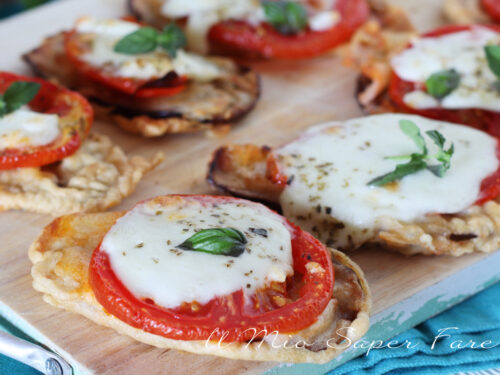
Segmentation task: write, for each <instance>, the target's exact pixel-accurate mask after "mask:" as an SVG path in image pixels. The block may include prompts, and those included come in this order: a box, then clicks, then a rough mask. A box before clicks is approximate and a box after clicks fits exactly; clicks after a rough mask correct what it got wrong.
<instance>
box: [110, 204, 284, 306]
mask: <svg viewBox="0 0 500 375" xmlns="http://www.w3.org/2000/svg"><path fill="white" fill-rule="evenodd" d="M242 202H243V201H237V202H235V201H229V202H228V201H222V200H217V201H216V202H214V203H210V204H206V205H202V204H200V203H199V202H197V201H195V200H193V199H189V198H188V199H183V200H181V199H179V200H178V202H177V204H173V205H171V206H168V207H161V206H159V205H158V204H156V203H152V202H146V203H143V204H140V205H138V206H136V207H135V208H134V209H132V210H131V211H130V212H129V213H127V214H126V215H125V216H123V217H122V218H120V219H119V220H118V221H117V222H116V224H115V225H114V226H113V227H112V228H111V230H110V231H109V232H108V234H106V236H105V237H104V239H103V242H102V249H103V250H104V251H106V252H107V253H108V255H109V257H110V262H111V266H112V268H113V270H114V272H115V273H116V275H117V276H118V278H119V279H120V280H121V281H122V283H123V284H124V285H125V286H126V287H127V289H129V290H130V291H131V292H132V293H133V294H134V295H135V296H136V297H138V298H141V299H145V298H150V299H152V300H154V301H155V303H156V304H158V305H161V306H163V307H167V308H174V307H177V306H179V305H181V304H182V303H183V302H192V301H197V302H198V303H201V304H204V303H207V302H209V301H210V300H211V299H213V298H214V297H216V296H223V295H227V294H231V293H233V292H235V291H238V290H241V289H243V290H244V292H245V293H246V295H249V294H250V293H252V292H253V291H254V290H256V289H258V288H261V287H264V286H266V285H268V284H269V283H270V282H272V281H278V282H282V281H285V279H286V277H287V275H290V274H293V267H292V253H291V235H290V229H289V227H288V226H287V224H286V222H285V221H284V219H283V218H282V217H281V216H279V215H277V214H275V213H274V212H272V211H270V210H269V209H267V208H266V207H264V206H262V205H260V204H257V203H250V202H244V203H242ZM217 227H219V228H220V227H223V228H227V227H231V228H235V229H238V230H240V231H241V232H242V233H244V234H245V236H246V237H247V240H248V243H247V245H246V251H245V252H244V253H243V254H241V255H240V256H239V257H230V256H221V255H213V254H207V253H203V252H196V251H184V250H180V249H178V248H176V246H177V245H179V244H181V243H183V242H184V241H185V240H186V239H188V238H189V237H191V236H192V235H193V234H195V233H196V231H197V230H201V229H207V228H217ZM250 228H255V229H265V230H266V232H267V233H266V236H267V237H265V236H263V235H259V234H255V233H253V232H252V229H250Z"/></svg>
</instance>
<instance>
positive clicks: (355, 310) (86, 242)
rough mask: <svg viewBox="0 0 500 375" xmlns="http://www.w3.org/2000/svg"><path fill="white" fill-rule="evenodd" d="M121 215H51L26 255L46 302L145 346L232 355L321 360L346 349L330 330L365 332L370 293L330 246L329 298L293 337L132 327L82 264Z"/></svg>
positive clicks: (350, 265)
mask: <svg viewBox="0 0 500 375" xmlns="http://www.w3.org/2000/svg"><path fill="white" fill-rule="evenodd" d="M123 214H124V212H111V213H98V214H73V215H68V216H63V217H60V218H58V219H55V220H54V221H53V222H52V223H51V224H49V225H48V226H47V227H46V228H45V229H44V230H43V232H42V233H41V234H40V236H39V237H38V238H37V239H36V240H35V242H34V243H33V244H32V245H31V247H30V249H29V257H30V259H31V261H32V263H33V267H32V270H31V274H32V276H33V287H34V288H35V289H36V290H38V291H40V292H42V293H44V300H45V301H46V302H48V303H50V304H52V305H54V306H57V307H60V308H63V309H66V310H69V311H73V312H77V313H79V314H82V315H84V316H86V317H87V318H89V319H91V320H93V321H94V322H96V323H98V324H101V325H104V326H107V327H110V328H113V329H114V330H115V331H117V332H118V333H120V334H124V335H128V336H130V337H132V338H134V339H136V340H139V341H142V342H144V343H146V344H150V345H154V346H157V347H161V348H171V349H178V350H184V351H188V352H193V353H197V354H211V355H217V356H221V357H227V358H233V359H246V360H258V361H280V362H314V363H324V362H327V361H329V360H331V359H332V358H333V357H335V356H337V355H338V354H340V353H341V352H342V351H344V349H345V347H346V344H345V343H341V342H342V340H343V338H342V337H340V336H338V335H337V334H336V331H337V330H338V329H341V330H340V333H341V335H342V336H345V337H348V338H349V340H351V342H354V341H356V340H358V339H359V338H361V337H362V336H363V335H364V334H365V333H366V331H367V330H368V326H369V312H370V309H371V295H370V291H369V289H368V286H367V283H366V280H365V278H364V275H363V272H362V271H361V270H360V269H359V267H358V266H357V265H356V264H355V263H353V262H352V261H351V260H350V259H349V258H347V257H346V256H345V255H344V254H342V253H340V252H338V251H336V250H332V260H333V263H334V266H335V287H334V296H333V298H332V300H331V302H330V304H329V305H328V306H327V308H326V309H325V311H324V313H323V314H322V315H321V316H320V317H319V319H318V321H317V322H316V323H315V324H313V326H311V327H309V328H308V329H306V330H303V331H301V332H298V333H297V334H295V335H290V336H289V335H279V336H277V337H276V339H275V340H274V343H273V341H272V339H273V337H274V336H270V339H268V340H263V341H260V342H252V343H250V344H246V343H232V344H230V345H223V346H219V345H218V343H217V342H208V343H206V342H205V341H183V340H172V339H167V338H164V337H161V336H158V335H153V334H150V333H147V332H144V331H143V330H140V329H136V328H133V327H131V326H129V325H127V324H125V323H123V322H122V321H121V320H119V319H117V318H115V317H114V316H112V315H110V314H108V313H106V311H104V309H103V308H102V307H101V305H100V304H99V303H98V302H97V301H96V299H95V297H94V294H93V292H92V289H91V287H90V285H89V282H88V266H89V262H90V257H91V255H92V252H93V250H94V249H95V247H96V246H97V245H98V244H99V242H100V241H101V239H102V237H103V236H104V235H105V233H106V232H107V231H108V230H109V228H110V227H111V226H112V225H113V224H114V222H115V221H116V220H117V219H118V218H119V217H121V216H122V215H123ZM318 332H321V333H318ZM285 339H286V340H288V344H287V348H283V346H282V343H283V340H285ZM301 339H305V340H307V342H308V343H309V344H310V345H309V346H308V347H307V348H305V347H298V348H289V347H290V346H293V344H294V343H298V342H299V340H301ZM328 339H331V340H330V341H329V342H328V344H329V346H330V347H329V346H328V345H327V340H328ZM334 344H337V347H334ZM273 346H274V347H273Z"/></svg>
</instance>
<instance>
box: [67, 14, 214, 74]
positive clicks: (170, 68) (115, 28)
mask: <svg viewBox="0 0 500 375" xmlns="http://www.w3.org/2000/svg"><path fill="white" fill-rule="evenodd" d="M140 27H141V26H140V25H138V24H137V23H135V22H128V21H122V20H115V19H105V20H97V19H93V18H90V17H83V18H81V19H80V20H79V21H78V22H77V24H76V27H75V29H76V31H77V32H78V33H80V34H85V35H88V37H89V38H90V39H91V41H92V43H91V48H90V50H89V51H86V53H84V54H83V55H82V56H81V58H82V60H84V61H85V62H87V63H89V64H91V65H93V66H95V67H98V68H102V69H104V70H105V71H106V72H108V73H110V74H111V75H114V76H116V77H123V78H137V79H159V78H162V77H164V76H165V75H166V74H167V73H169V72H176V73H177V74H178V75H180V76H186V77H187V78H190V79H193V80H197V81H210V80H213V79H215V78H218V77H220V76H222V75H223V74H224V73H223V72H222V71H221V69H219V67H218V66H217V65H216V64H214V63H212V62H210V61H208V60H206V59H205V58H203V57H202V56H199V55H196V54H193V53H189V52H186V51H184V50H177V55H176V57H175V58H171V57H170V56H169V55H168V53H167V52H166V51H164V50H163V49H161V48H158V49H156V50H155V51H153V52H150V53H143V54H124V53H118V52H115V51H114V47H115V45H116V43H117V42H118V41H119V40H120V39H122V38H123V37H125V36H126V35H128V34H130V33H133V32H134V31H136V30H138V29H139V28H140Z"/></svg>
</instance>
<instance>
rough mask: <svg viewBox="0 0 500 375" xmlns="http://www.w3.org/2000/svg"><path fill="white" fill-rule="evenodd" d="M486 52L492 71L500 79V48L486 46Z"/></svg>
mask: <svg viewBox="0 0 500 375" xmlns="http://www.w3.org/2000/svg"><path fill="white" fill-rule="evenodd" d="M484 52H485V53H486V59H487V60H488V66H489V67H490V69H491V71H492V72H493V73H494V74H495V75H496V76H497V78H498V79H500V46H496V45H492V46H485V47H484Z"/></svg>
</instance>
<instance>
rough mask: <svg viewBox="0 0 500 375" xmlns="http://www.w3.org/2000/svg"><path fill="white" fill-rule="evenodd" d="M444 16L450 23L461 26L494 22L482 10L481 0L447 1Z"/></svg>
mask: <svg viewBox="0 0 500 375" xmlns="http://www.w3.org/2000/svg"><path fill="white" fill-rule="evenodd" d="M443 16H444V18H445V19H446V20H447V21H448V22H450V23H456V24H460V25H467V24H473V23H491V22H492V20H491V18H490V17H489V16H488V15H487V14H486V13H485V12H484V11H483V10H482V9H481V6H480V4H479V0H445V1H444V4H443Z"/></svg>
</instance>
